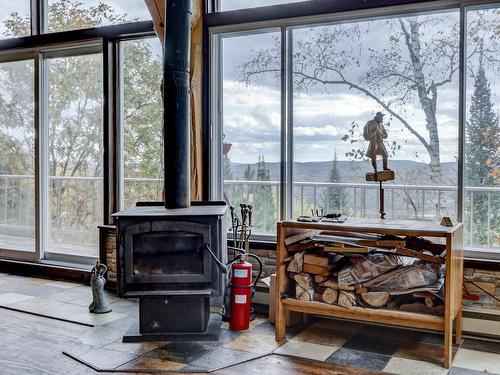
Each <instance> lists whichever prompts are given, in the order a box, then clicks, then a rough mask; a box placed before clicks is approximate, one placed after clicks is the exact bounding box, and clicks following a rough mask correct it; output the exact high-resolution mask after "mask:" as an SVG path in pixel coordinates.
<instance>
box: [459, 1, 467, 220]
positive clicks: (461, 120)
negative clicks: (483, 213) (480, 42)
mask: <svg viewBox="0 0 500 375" xmlns="http://www.w3.org/2000/svg"><path fill="white" fill-rule="evenodd" d="M466 28H467V20H466V12H465V7H464V5H461V6H460V39H459V58H460V61H459V70H458V76H459V78H458V80H459V81H458V95H459V96H458V98H459V99H458V166H457V169H458V176H457V179H458V181H457V188H458V190H457V221H459V222H463V219H464V198H465V194H464V159H465V155H464V153H465V107H466V100H467V98H466V93H465V89H466V87H465V66H466V63H467V61H466V60H467V57H466V53H465V48H466V44H465V42H466V38H467V30H466Z"/></svg>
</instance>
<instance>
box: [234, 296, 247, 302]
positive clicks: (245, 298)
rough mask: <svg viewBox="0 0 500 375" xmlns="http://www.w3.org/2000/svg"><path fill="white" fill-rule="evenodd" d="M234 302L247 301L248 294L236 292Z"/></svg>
mask: <svg viewBox="0 0 500 375" xmlns="http://www.w3.org/2000/svg"><path fill="white" fill-rule="evenodd" d="M234 303H237V304H245V303H247V296H246V295H245V294H236V295H235V296H234Z"/></svg>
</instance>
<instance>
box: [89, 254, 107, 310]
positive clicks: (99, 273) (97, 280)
mask: <svg viewBox="0 0 500 375" xmlns="http://www.w3.org/2000/svg"><path fill="white" fill-rule="evenodd" d="M107 270H108V268H107V267H106V265H104V264H102V263H101V262H99V261H97V262H96V264H95V266H94V268H92V271H91V277H90V287H91V288H92V303H91V304H90V305H89V311H90V312H91V313H95V314H104V313H108V312H110V311H111V308H110V307H109V305H108V302H107V301H106V296H105V295H104V285H105V284H106V279H105V278H104V274H105V273H106V271H107Z"/></svg>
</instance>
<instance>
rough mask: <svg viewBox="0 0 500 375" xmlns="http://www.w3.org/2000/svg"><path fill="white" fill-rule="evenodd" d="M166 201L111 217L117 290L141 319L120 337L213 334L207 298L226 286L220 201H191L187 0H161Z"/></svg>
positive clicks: (215, 324)
mask: <svg viewBox="0 0 500 375" xmlns="http://www.w3.org/2000/svg"><path fill="white" fill-rule="evenodd" d="M165 7H166V9H165V14H166V15H167V17H166V23H165V46H164V76H163V82H164V86H163V87H164V92H163V94H164V95H163V97H164V136H165V142H164V144H165V148H164V153H165V155H164V156H165V158H164V160H165V202H159V203H158V202H155V203H149V204H146V203H142V204H141V203H138V204H137V206H136V207H132V208H130V209H127V210H124V211H120V212H117V213H115V214H114V215H113V216H114V217H115V219H116V222H117V229H118V236H117V242H118V243H117V262H118V294H119V295H120V296H123V297H139V299H140V308H139V327H138V328H136V331H134V332H130V334H128V335H126V336H125V337H124V338H123V340H124V341H126V342H127V341H128V342H134V341H152V340H158V341H163V340H168V341H171V340H176V339H177V340H186V339H188V340H189V339H191V340H204V339H206V340H217V336H218V332H219V328H220V316H219V315H218V314H210V305H211V301H215V300H217V299H218V300H219V301H220V300H221V298H220V296H221V295H222V294H223V293H224V290H223V288H224V282H223V281H224V279H225V278H224V276H223V274H222V272H221V271H222V270H223V269H224V264H225V263H226V260H227V250H226V246H225V241H224V238H223V233H224V232H223V220H222V217H223V215H224V213H225V211H226V204H225V203H224V202H193V203H191V202H190V160H189V159H190V158H189V155H190V137H189V134H190V113H189V102H190V98H189V66H190V64H189V50H190V16H191V13H190V0H166V5H165Z"/></svg>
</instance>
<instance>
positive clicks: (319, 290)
mask: <svg viewBox="0 0 500 375" xmlns="http://www.w3.org/2000/svg"><path fill="white" fill-rule="evenodd" d="M325 290H326V288H324V287H322V286H317V287H316V288H314V296H313V301H316V302H323V293H324V291H325Z"/></svg>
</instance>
